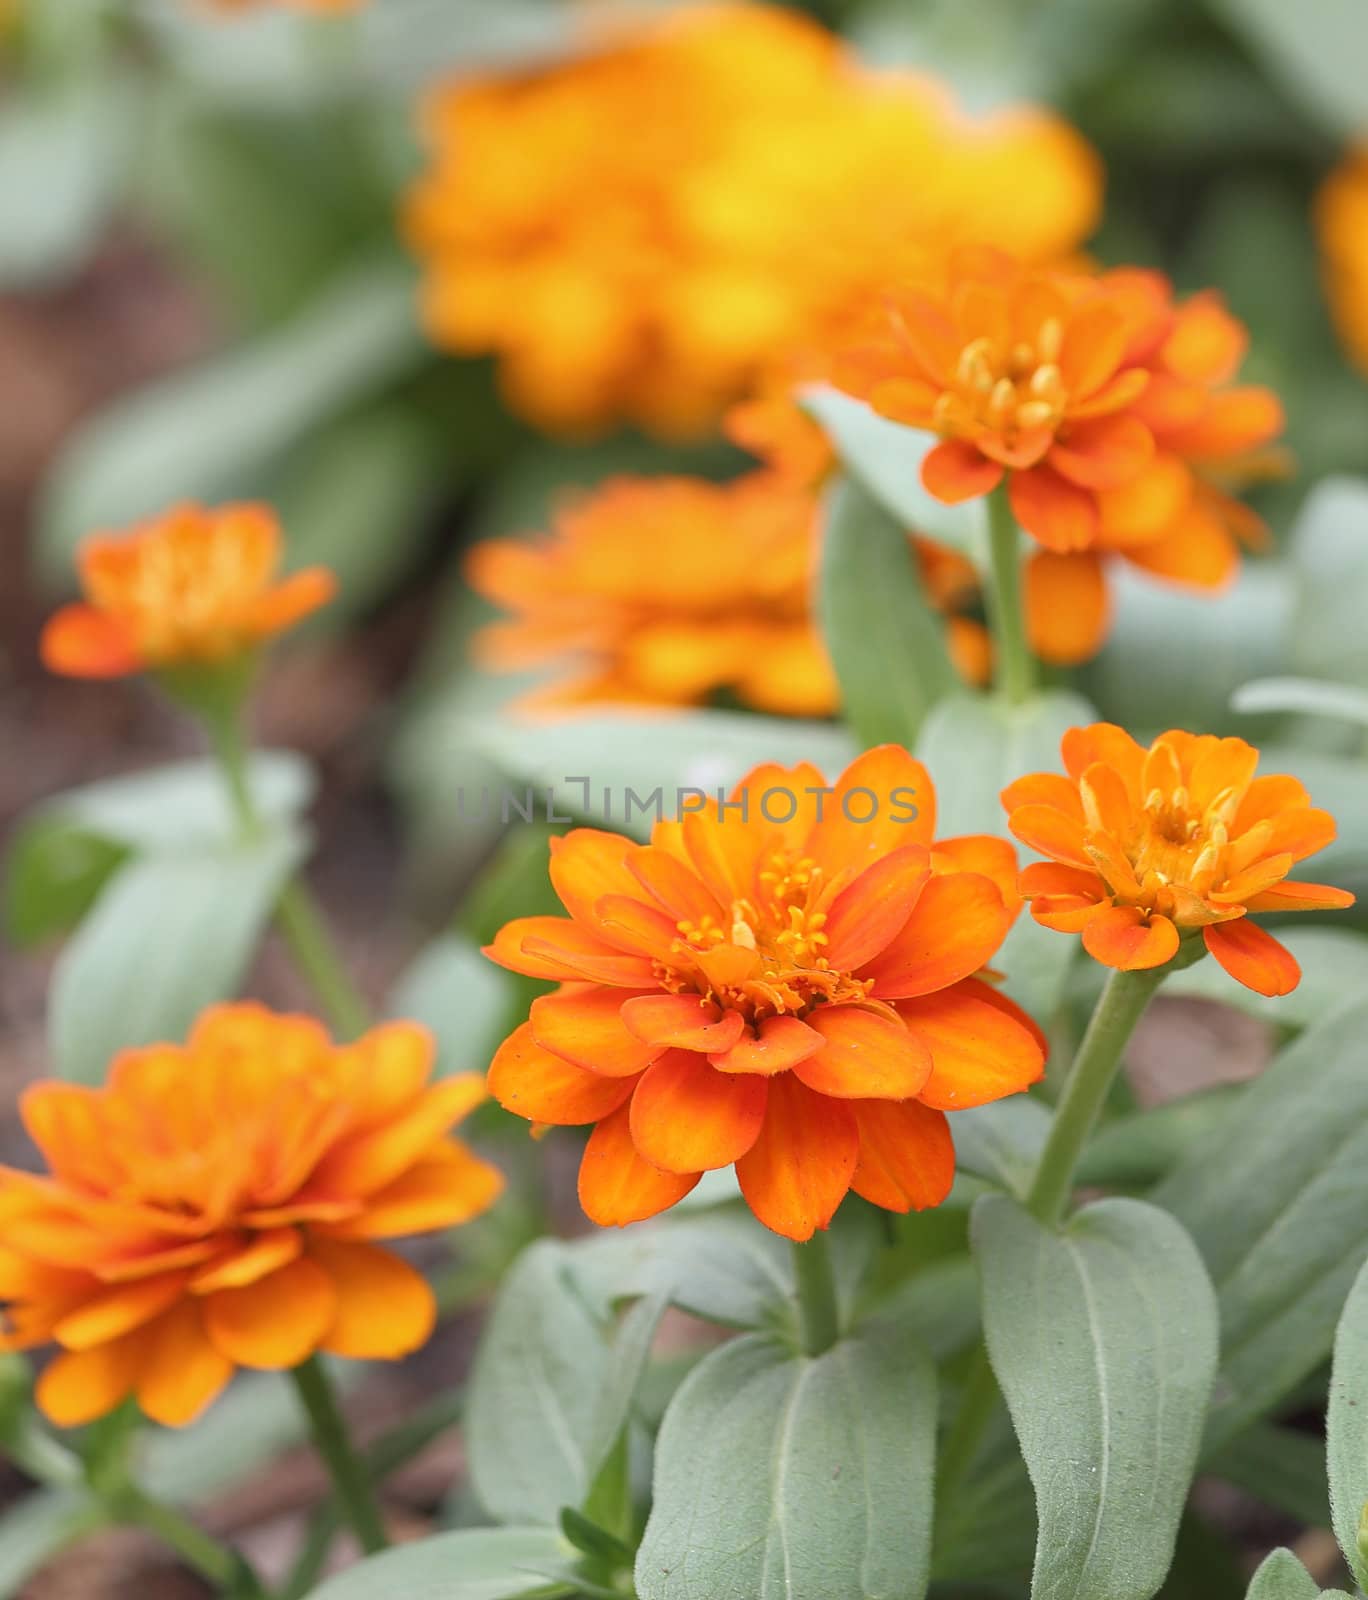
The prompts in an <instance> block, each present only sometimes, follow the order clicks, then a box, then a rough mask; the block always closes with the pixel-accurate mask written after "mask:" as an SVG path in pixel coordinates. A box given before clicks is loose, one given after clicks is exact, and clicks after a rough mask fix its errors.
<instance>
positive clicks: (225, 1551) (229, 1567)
mask: <svg viewBox="0 0 1368 1600" xmlns="http://www.w3.org/2000/svg"><path fill="white" fill-rule="evenodd" d="M111 1509H112V1510H113V1511H114V1512H115V1513H116V1514H117V1518H118V1520H119V1521H120V1522H124V1523H131V1524H133V1525H134V1526H136V1527H139V1528H145V1529H146V1530H147V1531H148V1532H149V1533H151V1534H155V1535H156V1537H157V1538H158V1539H160V1540H161V1542H162V1543H163V1544H164V1545H167V1546H168V1547H169V1548H170V1549H172V1550H174V1551H175V1552H176V1554H177V1555H178V1556H180V1558H181V1559H182V1560H183V1561H184V1562H185V1564H186V1566H188V1567H190V1568H191V1569H192V1570H193V1571H195V1572H197V1573H199V1575H200V1576H201V1577H202V1578H204V1579H206V1580H207V1581H208V1582H209V1583H211V1584H212V1585H213V1586H214V1588H215V1589H218V1590H220V1591H229V1590H231V1591H232V1593H234V1594H237V1595H247V1594H256V1595H260V1594H261V1593H262V1590H261V1587H260V1585H259V1584H257V1583H256V1581H255V1579H253V1578H252V1576H251V1573H250V1571H249V1569H248V1568H247V1567H246V1566H245V1565H244V1564H243V1562H242V1560H241V1559H240V1557H239V1556H237V1555H236V1554H235V1553H234V1552H233V1551H232V1550H230V1549H229V1548H228V1547H227V1546H226V1545H222V1544H220V1543H219V1542H218V1540H217V1539H214V1538H211V1537H210V1536H209V1534H207V1533H205V1531H204V1530H203V1528H200V1527H198V1526H197V1525H196V1524H195V1523H193V1522H191V1521H190V1519H189V1518H188V1517H185V1516H182V1515H181V1513H180V1512H179V1511H177V1510H175V1508H174V1507H172V1506H168V1505H165V1504H163V1503H162V1502H161V1501H160V1500H154V1499H153V1498H152V1497H151V1495H148V1494H144V1493H143V1491H142V1490H141V1489H137V1488H133V1487H132V1486H129V1487H127V1488H125V1489H124V1490H123V1491H122V1492H121V1493H120V1494H119V1495H118V1497H117V1500H116V1502H115V1504H114V1505H113V1507H112V1508H111Z"/></svg>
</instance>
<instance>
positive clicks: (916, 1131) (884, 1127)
mask: <svg viewBox="0 0 1368 1600" xmlns="http://www.w3.org/2000/svg"><path fill="white" fill-rule="evenodd" d="M853 1110H854V1112H855V1119H856V1125H857V1127H858V1129H859V1140H860V1159H859V1163H858V1165H857V1166H856V1168H855V1174H854V1177H853V1178H852V1179H851V1185H850V1186H851V1188H852V1189H854V1191H855V1193H856V1194H858V1195H860V1196H861V1197H862V1198H863V1199H865V1200H868V1201H869V1202H870V1204H871V1205H876V1206H882V1207H883V1208H884V1210H885V1211H897V1212H900V1213H901V1212H907V1211H924V1210H926V1208H927V1207H928V1206H938V1205H939V1204H940V1203H941V1201H942V1200H944V1199H945V1197H946V1195H948V1194H949V1193H950V1188H951V1185H952V1184H953V1183H954V1181H955V1144H954V1140H953V1139H952V1138H951V1137H950V1123H949V1120H948V1119H947V1117H946V1116H945V1114H944V1112H941V1111H936V1110H934V1109H932V1108H931V1107H930V1106H924V1105H921V1104H920V1103H919V1102H918V1101H916V1100H902V1101H896V1100H857V1101H855V1103H854V1106H853Z"/></svg>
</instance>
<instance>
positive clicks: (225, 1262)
mask: <svg viewBox="0 0 1368 1600" xmlns="http://www.w3.org/2000/svg"><path fill="white" fill-rule="evenodd" d="M303 1247H304V1242H303V1240H302V1239H301V1238H300V1235H299V1230H298V1229H297V1228H269V1229H267V1230H266V1232H264V1233H258V1234H255V1235H252V1236H251V1237H249V1239H248V1241H247V1243H246V1244H244V1245H243V1246H242V1248H241V1249H239V1250H234V1251H233V1252H232V1253H231V1254H230V1255H228V1256H226V1257H224V1258H223V1259H221V1260H218V1261H215V1262H214V1263H213V1264H212V1265H210V1266H208V1267H206V1268H205V1269H204V1271H203V1272H199V1273H196V1275H195V1276H194V1277H193V1278H192V1279H191V1280H190V1290H191V1292H192V1293H193V1294H212V1293H213V1292H214V1290H216V1289H242V1288H245V1287H246V1286H247V1285H248V1284H249V1283H255V1282H256V1281H257V1279H258V1278H264V1277H267V1276H268V1275H269V1274H270V1273H272V1272H275V1271H277V1270H278V1269H279V1268H281V1267H283V1266H285V1265H286V1264H287V1263H288V1262H291V1261H293V1260H294V1259H295V1257H296V1256H298V1255H299V1253H300V1251H301V1250H302V1249H303Z"/></svg>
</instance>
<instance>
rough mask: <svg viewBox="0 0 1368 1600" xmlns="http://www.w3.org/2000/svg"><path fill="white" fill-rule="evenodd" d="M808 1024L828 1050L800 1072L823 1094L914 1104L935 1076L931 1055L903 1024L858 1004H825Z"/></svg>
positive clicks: (803, 1064) (799, 1068) (811, 1058)
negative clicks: (932, 1075)
mask: <svg viewBox="0 0 1368 1600" xmlns="http://www.w3.org/2000/svg"><path fill="white" fill-rule="evenodd" d="M807 1021H808V1026H809V1027H810V1028H812V1029H814V1030H815V1031H816V1032H817V1033H820V1034H821V1036H822V1038H823V1039H825V1040H826V1048H825V1049H824V1050H819V1051H818V1052H817V1053H816V1055H813V1056H809V1057H808V1058H807V1059H806V1060H804V1061H800V1062H799V1063H798V1065H797V1066H796V1067H795V1068H794V1069H793V1070H794V1072H795V1073H797V1075H798V1076H799V1077H800V1078H801V1079H802V1080H803V1082H804V1083H805V1084H807V1086H808V1088H809V1089H814V1090H816V1092H817V1093H818V1094H828V1095H831V1096H833V1097H834V1098H835V1099H838V1100H910V1099H911V1098H912V1096H913V1095H915V1094H918V1093H919V1092H920V1090H921V1087H922V1085H923V1084H924V1083H925V1082H926V1080H927V1078H928V1077H929V1076H930V1074H931V1052H930V1050H929V1049H928V1048H927V1047H926V1045H925V1044H923V1043H922V1041H921V1040H920V1039H918V1038H917V1037H916V1036H915V1035H914V1034H911V1033H909V1032H908V1030H907V1029H906V1028H904V1027H903V1026H902V1024H901V1023H899V1022H895V1021H894V1020H893V1019H892V1018H891V1017H886V1016H883V1015H881V1014H880V1013H878V1012H875V1011H864V1010H861V1009H860V1007H858V1006H840V1005H837V1006H819V1007H818V1008H817V1009H816V1010H815V1011H813V1012H812V1014H811V1015H810V1016H809V1017H808V1019H807Z"/></svg>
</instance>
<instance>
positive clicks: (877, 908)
mask: <svg viewBox="0 0 1368 1600" xmlns="http://www.w3.org/2000/svg"><path fill="white" fill-rule="evenodd" d="M930 876H931V857H930V854H929V853H928V851H927V849H926V847H925V845H920V844H909V845H904V846H903V848H902V849H901V850H894V851H893V852H892V854H891V855H886V856H884V857H883V859H882V860H881V861H876V862H875V863H874V864H873V866H870V867H866V868H865V870H864V871H863V872H862V873H861V874H860V875H859V877H858V878H856V879H855V881H854V882H853V883H850V884H847V885H846V887H845V888H844V889H842V890H841V892H840V894H838V895H837V896H836V898H835V900H833V901H832V903H831V909H830V910H829V911H828V912H827V920H826V922H825V923H824V924H823V927H822V932H823V933H824V934H825V935H826V941H827V943H826V951H825V954H826V958H827V960H828V962H829V963H830V964H831V966H832V967H833V968H834V969H835V970H837V971H838V972H853V971H854V970H855V969H856V968H857V967H862V966H864V964H865V962H867V961H870V960H872V959H873V958H874V957H875V956H876V955H878V953H879V951H880V950H882V949H883V948H884V947H885V946H886V945H887V944H888V943H889V942H890V941H891V940H892V938H893V935H894V934H895V933H897V932H898V930H899V929H900V928H901V927H902V925H903V924H904V923H905V922H906V921H907V919H908V917H909V916H911V914H912V908H913V906H915V905H916V903H917V897H918V896H919V895H920V894H921V892H922V888H923V886H924V885H925V883H926V880H927V879H928V878H929V877H930Z"/></svg>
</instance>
